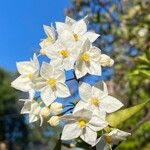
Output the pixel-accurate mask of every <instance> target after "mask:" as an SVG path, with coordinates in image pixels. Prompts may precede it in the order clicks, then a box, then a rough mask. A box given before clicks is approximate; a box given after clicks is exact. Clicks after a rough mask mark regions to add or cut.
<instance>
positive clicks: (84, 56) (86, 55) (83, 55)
mask: <svg viewBox="0 0 150 150" xmlns="http://www.w3.org/2000/svg"><path fill="white" fill-rule="evenodd" d="M81 60H82V61H85V62H89V61H90V55H89V54H88V53H86V52H85V53H83V54H82V56H81Z"/></svg>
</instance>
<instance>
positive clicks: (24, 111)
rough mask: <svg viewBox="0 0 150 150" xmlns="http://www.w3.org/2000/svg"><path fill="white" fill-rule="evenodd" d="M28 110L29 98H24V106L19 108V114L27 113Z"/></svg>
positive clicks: (29, 105) (29, 107)
mask: <svg viewBox="0 0 150 150" xmlns="http://www.w3.org/2000/svg"><path fill="white" fill-rule="evenodd" d="M20 101H22V100H20ZM30 110H31V100H29V99H26V100H25V103H24V106H23V107H22V109H21V114H28V113H29V112H30Z"/></svg>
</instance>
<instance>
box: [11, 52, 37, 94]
mask: <svg viewBox="0 0 150 150" xmlns="http://www.w3.org/2000/svg"><path fill="white" fill-rule="evenodd" d="M17 69H18V72H19V73H20V76H19V77H18V78H17V79H15V80H14V81H13V82H12V83H11V86H12V87H14V88H16V89H18V90H21V91H24V92H28V91H30V90H33V82H32V80H33V78H36V77H37V76H38V74H39V62H38V59H37V57H36V55H35V54H34V56H33V60H32V59H31V61H23V62H18V63H17Z"/></svg>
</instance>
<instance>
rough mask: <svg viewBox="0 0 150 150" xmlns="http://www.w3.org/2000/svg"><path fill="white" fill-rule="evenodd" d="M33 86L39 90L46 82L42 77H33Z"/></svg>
mask: <svg viewBox="0 0 150 150" xmlns="http://www.w3.org/2000/svg"><path fill="white" fill-rule="evenodd" d="M32 82H33V87H34V89H36V90H37V91H38V90H41V89H42V88H43V87H45V86H46V85H47V82H46V81H45V79H43V78H42V77H37V78H33V80H32Z"/></svg>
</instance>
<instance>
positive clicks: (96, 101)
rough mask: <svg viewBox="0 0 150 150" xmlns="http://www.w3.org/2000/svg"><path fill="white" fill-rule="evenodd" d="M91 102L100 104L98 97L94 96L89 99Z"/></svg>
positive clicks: (95, 104)
mask: <svg viewBox="0 0 150 150" xmlns="http://www.w3.org/2000/svg"><path fill="white" fill-rule="evenodd" d="M91 104H92V105H94V106H96V107H98V106H99V104H100V100H99V99H98V98H96V97H94V98H92V99H91Z"/></svg>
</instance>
